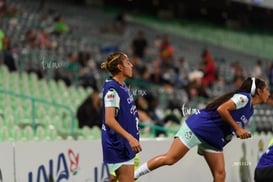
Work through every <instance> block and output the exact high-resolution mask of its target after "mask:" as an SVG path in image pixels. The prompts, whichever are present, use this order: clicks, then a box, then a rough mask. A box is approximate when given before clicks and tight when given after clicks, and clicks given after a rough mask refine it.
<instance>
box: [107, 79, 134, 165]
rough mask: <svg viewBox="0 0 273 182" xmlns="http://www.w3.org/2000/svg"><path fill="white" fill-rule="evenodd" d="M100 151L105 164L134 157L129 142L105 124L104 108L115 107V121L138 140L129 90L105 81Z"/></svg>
mask: <svg viewBox="0 0 273 182" xmlns="http://www.w3.org/2000/svg"><path fill="white" fill-rule="evenodd" d="M103 99H104V102H103V108H102V109H103V110H102V119H103V120H102V149H103V161H104V162H105V163H119V162H124V161H128V160H130V159H133V158H134V157H135V152H133V151H132V149H131V146H130V145H129V142H128V141H127V140H126V139H125V138H124V137H122V136H121V135H119V134H117V133H116V132H115V131H114V130H112V129H111V128H110V127H108V126H107V125H106V124H105V107H115V109H116V113H115V114H116V116H115V118H116V120H117V121H118V123H119V124H120V125H121V127H122V128H124V129H125V130H126V131H127V132H129V133H130V134H131V135H132V136H134V137H135V138H136V139H138V140H139V131H138V122H139V120H138V113H137V110H136V106H135V102H134V99H133V96H132V94H131V92H130V90H129V88H128V87H127V86H126V85H125V84H124V85H121V84H119V83H118V82H116V81H115V80H113V79H111V78H110V79H107V80H106V81H105V84H104V89H103Z"/></svg>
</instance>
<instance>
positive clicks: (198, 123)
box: [186, 92, 254, 150]
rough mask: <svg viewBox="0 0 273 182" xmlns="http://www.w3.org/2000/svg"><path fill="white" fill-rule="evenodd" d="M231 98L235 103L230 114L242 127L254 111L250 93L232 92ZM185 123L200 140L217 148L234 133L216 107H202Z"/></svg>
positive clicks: (220, 148)
mask: <svg viewBox="0 0 273 182" xmlns="http://www.w3.org/2000/svg"><path fill="white" fill-rule="evenodd" d="M231 100H232V101H233V102H234V104H235V105H236V110H234V111H231V116H232V117H233V119H234V120H235V121H236V122H237V123H238V124H239V125H240V126H241V127H243V128H244V127H245V125H246V124H247V123H248V121H249V119H250V117H251V116H252V115H253V113H254V109H253V107H252V105H251V95H250V94H249V93H245V92H241V93H237V94H234V96H233V97H232V98H231ZM186 123H187V125H188V126H189V128H190V129H191V130H192V132H193V133H194V134H195V135H196V136H197V137H198V138H199V139H200V140H201V141H203V142H205V143H207V144H209V145H211V146H213V147H215V148H217V149H219V150H222V149H223V147H224V146H225V145H226V143H228V142H229V141H230V140H231V137H232V135H233V134H234V129H233V128H232V127H231V126H230V125H229V123H227V121H225V120H224V119H223V118H222V117H221V116H220V114H219V113H218V112H217V111H216V108H215V109H210V110H205V109H203V110H201V111H200V112H198V113H195V114H193V115H191V116H190V117H189V118H188V119H187V120H186Z"/></svg>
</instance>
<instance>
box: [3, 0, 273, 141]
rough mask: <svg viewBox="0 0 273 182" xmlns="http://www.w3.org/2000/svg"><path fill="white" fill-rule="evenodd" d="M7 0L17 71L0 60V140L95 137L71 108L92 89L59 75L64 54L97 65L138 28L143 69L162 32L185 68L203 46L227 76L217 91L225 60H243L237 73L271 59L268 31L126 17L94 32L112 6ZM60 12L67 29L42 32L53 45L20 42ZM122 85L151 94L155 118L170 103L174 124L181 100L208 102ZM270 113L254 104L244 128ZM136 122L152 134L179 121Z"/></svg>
mask: <svg viewBox="0 0 273 182" xmlns="http://www.w3.org/2000/svg"><path fill="white" fill-rule="evenodd" d="M7 3H8V4H9V6H12V7H14V8H16V9H17V10H18V12H17V13H16V14H15V15H14V16H5V17H2V18H1V23H0V27H1V29H2V30H3V31H4V32H5V34H6V36H7V37H9V38H10V42H11V43H10V44H11V46H12V56H13V58H14V60H15V63H16V67H17V71H16V72H10V71H9V69H8V67H6V66H5V65H4V64H1V65H0V81H1V82H0V83H1V85H0V91H1V94H0V97H1V100H3V101H4V102H1V107H0V109H1V113H0V114H1V115H0V116H1V117H0V125H1V126H2V127H1V131H0V132H1V133H0V137H1V138H0V139H1V141H4V140H31V139H35V140H59V139H73V138H74V139H97V138H99V135H100V129H99V128H96V127H95V128H92V129H90V128H88V127H84V128H83V129H78V126H77V121H76V120H75V116H74V114H75V111H76V109H77V107H78V106H79V104H80V103H81V101H82V100H83V99H84V98H85V97H86V96H87V95H88V94H89V93H91V92H92V90H93V89H94V88H90V87H88V88H84V87H82V86H81V85H80V83H81V82H79V80H78V79H77V77H76V79H74V77H72V78H71V77H68V78H66V79H62V78H64V76H67V75H69V74H70V72H69V71H68V70H67V65H68V64H69V63H68V55H69V54H70V53H71V52H75V53H80V52H84V53H86V52H88V53H90V54H91V55H92V58H93V59H94V61H95V65H96V66H98V65H99V63H100V62H101V60H103V59H104V58H105V56H106V55H107V54H108V53H109V52H112V51H113V50H125V51H128V52H129V54H131V50H130V49H129V48H130V40H132V38H133V37H132V36H133V35H134V33H136V32H137V31H138V30H139V29H141V30H143V31H144V32H145V36H146V37H147V39H148V41H149V42H150V49H149V52H148V53H147V57H146V59H145V60H144V61H146V62H145V64H146V63H147V66H148V67H149V68H150V69H152V67H151V65H152V64H153V63H154V62H153V61H154V60H156V59H157V58H158V56H157V48H156V47H154V46H153V45H152V44H153V42H154V41H155V39H156V36H157V35H162V34H165V33H167V34H169V35H170V40H171V43H172V45H173V46H174V49H175V50H176V51H175V58H174V59H175V60H178V58H180V57H184V58H186V61H187V62H188V64H189V67H190V68H191V70H190V71H193V70H194V69H196V65H198V63H199V62H200V58H201V57H200V55H201V53H202V51H203V49H204V48H209V50H210V51H211V53H212V55H213V56H214V57H215V61H216V63H217V66H218V70H219V75H220V76H221V77H223V78H224V79H225V80H226V81H228V82H226V83H225V88H224V90H227V89H229V88H230V87H231V86H232V83H231V80H232V78H231V74H230V69H231V63H233V62H237V61H238V62H239V63H240V64H241V65H244V68H243V69H244V71H245V75H250V72H251V70H252V69H253V66H254V64H252V63H254V62H256V60H258V59H262V60H263V61H264V63H265V65H266V64H267V63H270V62H272V61H271V59H272V51H271V50H272V45H273V44H272V41H273V38H272V37H271V36H269V35H266V36H265V35H256V34H255V35H250V34H243V33H240V32H234V31H229V30H224V29H219V28H217V27H214V26H211V25H208V24H190V23H184V24H183V27H182V28H181V26H179V25H178V23H177V22H174V23H170V22H169V23H168V24H167V23H166V22H164V21H163V22H162V21H158V20H156V19H151V18H147V17H146V18H143V17H141V16H132V17H131V19H130V22H129V26H128V27H127V29H126V31H125V32H124V34H122V35H120V34H114V33H102V32H101V31H100V27H102V26H103V25H104V24H107V23H110V22H112V21H113V12H112V11H110V13H109V12H105V11H104V10H102V9H100V8H93V7H79V6H76V5H72V4H70V3H67V4H66V5H65V8H63V7H64V5H63V3H62V2H59V1H48V2H47V12H46V13H45V12H44V11H39V2H38V1H33V0H26V1H24V2H23V3H22V1H20V0H15V1H11V0H8V1H7ZM115 12H116V11H114V13H115ZM60 14H61V15H62V17H63V19H64V21H65V22H66V23H67V25H69V27H70V28H71V32H68V33H64V34H62V35H57V34H54V33H53V34H50V41H51V43H54V45H55V46H56V47H54V48H45V47H43V46H35V47H31V46H29V45H27V46H26V44H25V40H26V38H25V34H26V32H27V31H29V30H35V31H38V30H39V29H40V28H41V26H43V25H42V22H43V23H44V20H45V19H44V18H45V17H47V16H48V18H50V19H51V23H52V21H53V19H54V17H56V16H57V15H60ZM97 17H99V18H97ZM212 32H213V33H212ZM265 40H266V41H265ZM249 46H250V47H249ZM245 48H247V50H246V49H245ZM250 63H251V64H250ZM96 68H97V67H96ZM92 75H95V76H94V77H95V80H96V83H97V88H101V87H102V86H101V84H102V83H103V79H105V77H106V73H102V72H100V71H99V69H96V70H93V71H92ZM59 78H61V79H59ZM265 79H266V78H265ZM68 83H69V84H68ZM130 83H131V84H132V85H133V88H135V89H140V90H141V89H142V90H143V89H144V91H147V90H149V92H150V93H152V94H153V95H156V96H159V97H158V100H159V101H160V104H159V109H158V110H156V111H157V112H159V113H160V114H159V115H160V116H161V118H164V116H166V115H168V114H169V113H171V112H173V109H171V108H169V101H176V103H175V105H176V106H177V107H178V108H176V109H179V114H180V115H179V116H178V119H179V121H180V122H183V120H184V119H185V117H183V116H182V113H181V107H182V104H181V103H185V104H186V106H188V107H191V108H202V107H203V106H204V104H205V103H206V102H208V98H207V99H206V98H200V97H195V98H193V99H191V100H189V98H188V93H187V90H186V89H185V88H179V89H178V88H175V89H173V90H172V92H169V94H167V92H166V90H164V88H163V86H162V85H156V84H153V83H146V86H147V87H145V86H144V87H143V85H141V83H142V82H141V81H140V80H136V81H133V82H130ZM222 91H223V90H221V89H219V87H216V86H215V87H212V88H211V90H209V94H210V96H211V97H214V96H217V95H218V94H220V93H221V92H222ZM272 116H273V112H272V108H270V107H269V106H261V107H257V108H256V110H255V117H254V118H253V120H252V121H251V123H253V124H251V126H250V127H251V131H252V132H258V133H261V132H265V133H271V132H272V131H273V128H272V127H273V120H272V119H273V118H272ZM142 125H143V127H152V132H151V133H145V132H144V131H142V136H143V137H154V136H156V131H160V130H163V131H167V132H168V134H169V135H173V133H174V132H175V131H176V130H177V129H178V127H179V123H178V124H172V125H165V128H164V127H161V126H154V125H153V126H150V125H149V124H145V123H142Z"/></svg>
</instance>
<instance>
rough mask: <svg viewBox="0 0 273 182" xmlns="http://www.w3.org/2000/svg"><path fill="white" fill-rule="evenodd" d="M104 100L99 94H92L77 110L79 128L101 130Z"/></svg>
mask: <svg viewBox="0 0 273 182" xmlns="http://www.w3.org/2000/svg"><path fill="white" fill-rule="evenodd" d="M101 107H102V99H101V96H100V93H99V92H96V91H94V92H92V93H91V94H90V95H88V97H87V98H86V99H85V100H84V101H83V102H82V103H81V105H80V106H79V107H78V109H77V114H76V115H77V119H78V122H79V128H83V127H84V126H88V127H90V128H92V127H93V126H98V127H99V128H101V124H102V123H101V121H102V118H101Z"/></svg>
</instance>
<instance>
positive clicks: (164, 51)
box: [158, 34, 174, 67]
mask: <svg viewBox="0 0 273 182" xmlns="http://www.w3.org/2000/svg"><path fill="white" fill-rule="evenodd" d="M158 51H159V58H160V61H161V65H162V66H163V67H164V66H166V65H167V66H173V59H174V48H173V46H172V45H171V43H170V37H169V35H167V34H165V35H163V37H162V40H161V42H160V46H159V50H158Z"/></svg>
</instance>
